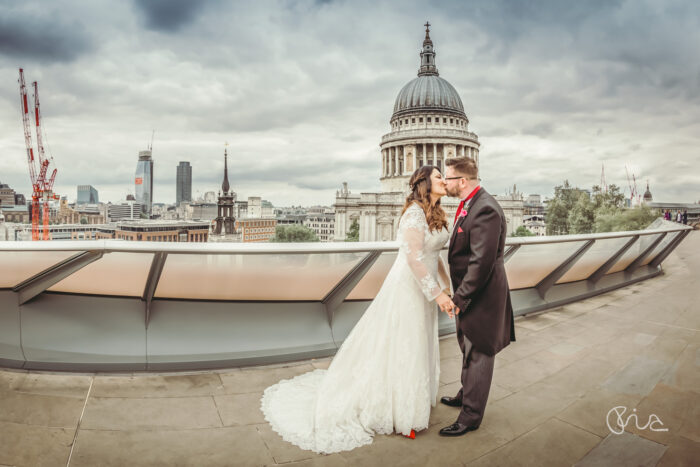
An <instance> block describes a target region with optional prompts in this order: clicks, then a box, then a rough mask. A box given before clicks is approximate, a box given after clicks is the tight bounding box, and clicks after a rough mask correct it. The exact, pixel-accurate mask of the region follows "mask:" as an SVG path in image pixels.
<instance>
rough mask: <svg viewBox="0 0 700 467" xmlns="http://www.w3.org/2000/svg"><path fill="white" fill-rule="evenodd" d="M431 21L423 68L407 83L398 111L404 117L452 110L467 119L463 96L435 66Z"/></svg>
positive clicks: (398, 99)
mask: <svg viewBox="0 0 700 467" xmlns="http://www.w3.org/2000/svg"><path fill="white" fill-rule="evenodd" d="M429 26H430V23H425V39H424V40H423V50H422V51H421V53H420V68H419V69H418V77H417V78H415V79H413V80H412V81H410V82H409V83H408V84H406V85H405V86H404V87H403V88H402V89H401V91H400V92H399V95H398V96H397V97H396V102H395V103H394V114H393V115H392V116H391V119H392V120H393V119H394V118H395V117H402V116H404V115H408V114H411V113H423V112H426V111H428V112H435V111H438V112H448V113H452V114H455V115H456V116H457V117H464V118H467V116H466V114H465V113H464V106H463V105H462V99H460V98H459V94H457V91H456V90H455V88H453V87H452V85H451V84H450V83H448V82H447V81H446V80H444V79H442V78H440V73H438V69H437V66H435V55H436V53H435V49H434V48H433V41H432V40H431V39H430V28H429Z"/></svg>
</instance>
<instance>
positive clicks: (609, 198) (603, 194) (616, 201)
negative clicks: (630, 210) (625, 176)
mask: <svg viewBox="0 0 700 467" xmlns="http://www.w3.org/2000/svg"><path fill="white" fill-rule="evenodd" d="M592 192H593V196H592V201H593V209H594V210H597V209H599V208H602V207H605V208H611V207H612V208H617V209H622V208H624V207H625V195H624V194H623V193H622V192H621V191H620V187H618V186H617V185H615V184H612V185H610V186H608V190H607V191H603V190H602V189H601V188H600V186H598V185H594V186H593V190H592Z"/></svg>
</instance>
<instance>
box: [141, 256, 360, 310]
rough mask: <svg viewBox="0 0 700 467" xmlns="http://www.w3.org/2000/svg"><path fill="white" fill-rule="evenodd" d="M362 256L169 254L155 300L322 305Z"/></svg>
mask: <svg viewBox="0 0 700 467" xmlns="http://www.w3.org/2000/svg"><path fill="white" fill-rule="evenodd" d="M365 256H367V253H329V254H288V253H280V254H260V255H236V254H231V255H225V254H219V255H206V254H201V255H200V254H192V255H185V254H180V255H178V254H172V253H171V254H169V255H168V259H167V260H166V261H165V266H164V267H163V274H162V275H161V277H160V281H159V282H158V288H157V289H156V293H155V297H159V298H160V297H162V298H193V299H209V300H314V301H316V300H322V299H323V297H325V296H326V295H327V294H328V292H330V291H331V290H332V289H333V287H335V286H336V284H338V282H340V281H341V280H342V279H343V277H345V275H346V274H347V273H348V272H350V270H351V269H352V268H353V267H354V266H355V265H356V264H357V263H358V262H359V261H360V260H361V259H362V258H364V257H365Z"/></svg>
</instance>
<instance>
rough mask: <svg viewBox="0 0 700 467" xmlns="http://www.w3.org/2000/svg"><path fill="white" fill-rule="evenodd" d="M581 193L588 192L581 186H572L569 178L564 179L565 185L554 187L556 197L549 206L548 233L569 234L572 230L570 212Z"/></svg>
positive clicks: (546, 219) (546, 221)
mask: <svg viewBox="0 0 700 467" xmlns="http://www.w3.org/2000/svg"><path fill="white" fill-rule="evenodd" d="M581 193H586V192H585V191H583V190H581V189H580V188H575V187H572V186H571V185H570V184H569V181H568V180H564V184H563V185H559V186H555V187H554V198H552V200H550V202H549V204H548V206H547V216H546V218H545V223H546V225H547V235H568V234H569V233H570V232H569V231H570V230H571V228H570V226H569V213H570V212H571V210H572V209H573V208H574V205H575V204H576V203H577V202H578V200H579V196H580V195H581Z"/></svg>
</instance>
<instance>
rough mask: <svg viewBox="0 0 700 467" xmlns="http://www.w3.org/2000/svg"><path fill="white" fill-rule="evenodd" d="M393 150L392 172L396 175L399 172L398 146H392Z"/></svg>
mask: <svg viewBox="0 0 700 467" xmlns="http://www.w3.org/2000/svg"><path fill="white" fill-rule="evenodd" d="M392 149H393V150H394V170H393V174H394V175H398V174H399V148H398V147H397V146H394V147H393V148H392Z"/></svg>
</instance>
